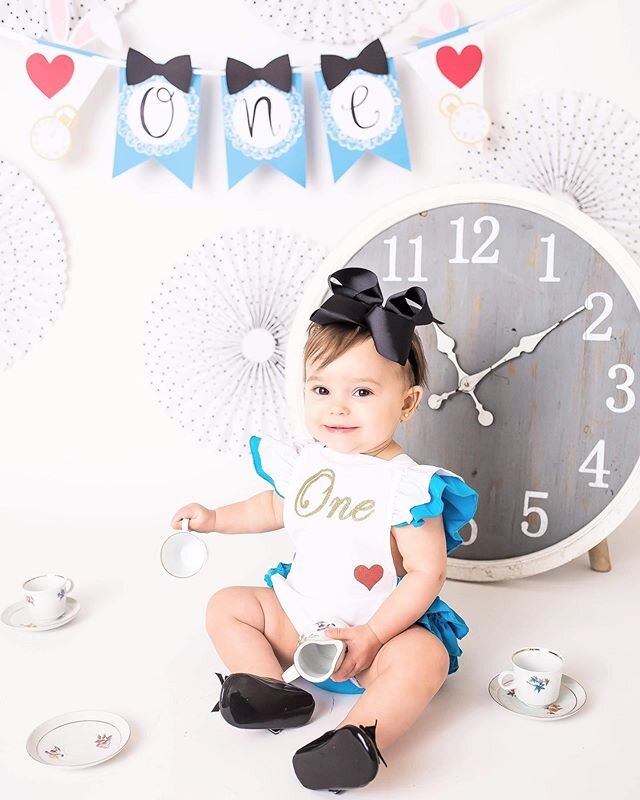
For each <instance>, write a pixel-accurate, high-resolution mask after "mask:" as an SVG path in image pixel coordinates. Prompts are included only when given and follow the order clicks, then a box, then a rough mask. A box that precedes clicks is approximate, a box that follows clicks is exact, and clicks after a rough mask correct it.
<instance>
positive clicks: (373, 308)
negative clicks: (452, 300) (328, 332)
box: [309, 267, 444, 366]
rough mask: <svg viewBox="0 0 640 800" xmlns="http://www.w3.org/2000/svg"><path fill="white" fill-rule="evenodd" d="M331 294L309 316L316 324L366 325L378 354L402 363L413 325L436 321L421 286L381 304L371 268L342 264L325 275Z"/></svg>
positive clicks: (405, 356) (396, 295)
mask: <svg viewBox="0 0 640 800" xmlns="http://www.w3.org/2000/svg"><path fill="white" fill-rule="evenodd" d="M329 288H330V289H331V290H332V292H333V294H332V296H331V297H329V299H328V300H325V302H324V303H323V304H322V305H321V306H320V308H318V309H316V311H314V312H313V314H312V315H311V317H310V318H309V319H310V320H311V322H315V323H317V324H318V325H330V324H331V323H333V322H346V323H351V324H353V325H358V326H360V327H363V328H368V329H369V330H370V331H371V336H372V338H373V343H374V345H375V347H376V350H377V351H378V352H379V353H380V355H381V356H384V357H385V358H388V359H389V360H390V361H396V362H397V363H398V364H402V365H403V366H404V365H405V364H406V363H407V358H408V357H409V352H410V351H411V339H412V337H413V332H414V329H415V327H416V325H429V324H430V323H431V322H439V323H440V325H444V322H441V321H440V320H439V319H436V318H435V317H434V316H433V314H432V313H431V310H430V308H429V304H428V303H427V295H426V293H425V291H424V289H423V288H422V287H421V286H411V287H410V288H409V289H407V290H406V291H404V292H398V293H397V294H392V295H391V296H390V297H388V298H387V302H386V303H385V304H384V305H382V292H381V291H380V286H379V284H378V278H377V276H376V274H375V273H374V272H371V270H369V269H363V268H362V267H345V268H344V269H339V270H338V271H337V272H334V273H333V274H332V275H329Z"/></svg>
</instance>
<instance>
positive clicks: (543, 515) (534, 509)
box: [520, 491, 549, 539]
mask: <svg viewBox="0 0 640 800" xmlns="http://www.w3.org/2000/svg"><path fill="white" fill-rule="evenodd" d="M547 497H549V492H530V491H525V493H524V507H523V509H522V516H523V517H526V516H528V515H529V514H532V513H536V514H537V515H538V516H539V517H540V527H539V528H538V530H537V531H531V530H530V529H529V523H528V522H527V520H525V521H524V522H521V523H520V529H521V530H522V532H523V533H524V535H525V536H530V537H531V538H532V539H537V538H538V537H539V536H544V534H545V533H546V532H547V528H548V527H549V517H547V512H546V511H545V510H544V508H540V506H530V505H529V500H531V499H534V498H540V499H542V500H544V499H546V498H547Z"/></svg>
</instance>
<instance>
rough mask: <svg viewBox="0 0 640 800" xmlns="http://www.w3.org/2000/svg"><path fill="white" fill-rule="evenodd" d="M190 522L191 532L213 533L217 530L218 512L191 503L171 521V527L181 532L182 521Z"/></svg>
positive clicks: (180, 510)
mask: <svg viewBox="0 0 640 800" xmlns="http://www.w3.org/2000/svg"><path fill="white" fill-rule="evenodd" d="M183 519H188V520H189V530H190V531H197V532H198V533H211V531H215V529H216V512H215V510H214V509H210V508H205V507H204V506H201V505H200V503H189V505H188V506H183V507H182V508H181V509H179V510H178V511H176V513H175V514H174V515H173V519H172V520H171V527H172V528H175V529H176V530H180V528H181V527H182V520H183Z"/></svg>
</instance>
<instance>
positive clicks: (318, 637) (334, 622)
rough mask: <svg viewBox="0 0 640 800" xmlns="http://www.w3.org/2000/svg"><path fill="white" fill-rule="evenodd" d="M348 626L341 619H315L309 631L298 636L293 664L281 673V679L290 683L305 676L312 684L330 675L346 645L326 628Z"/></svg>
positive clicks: (339, 660) (334, 669)
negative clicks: (332, 636) (332, 637)
mask: <svg viewBox="0 0 640 800" xmlns="http://www.w3.org/2000/svg"><path fill="white" fill-rule="evenodd" d="M347 627H348V625H347V623H346V622H343V621H342V620H341V619H331V620H329V621H319V622H316V623H315V624H314V627H313V630H312V631H310V632H309V633H307V634H304V635H302V636H300V639H299V640H298V647H297V648H296V652H295V653H294V654H293V664H292V666H290V667H289V669H287V670H285V671H284V672H283V673H282V680H283V681H285V683H289V682H290V681H294V680H295V679H296V678H304V679H305V680H307V681H311V683H322V681H326V680H327V678H330V677H331V676H332V675H333V673H334V672H335V671H336V669H338V667H339V666H340V664H341V663H342V659H343V658H344V655H345V651H346V647H345V643H344V642H343V641H341V640H340V639H330V638H329V637H328V636H326V634H325V630H326V629H327V628H347Z"/></svg>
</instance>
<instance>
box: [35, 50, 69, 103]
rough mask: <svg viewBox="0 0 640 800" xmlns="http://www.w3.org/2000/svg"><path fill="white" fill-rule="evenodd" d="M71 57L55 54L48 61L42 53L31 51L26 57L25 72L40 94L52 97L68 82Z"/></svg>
mask: <svg viewBox="0 0 640 800" xmlns="http://www.w3.org/2000/svg"><path fill="white" fill-rule="evenodd" d="M73 70H74V64H73V59H72V58H69V56H56V57H55V58H54V59H53V61H51V62H49V61H47V59H46V58H45V57H44V56H43V55H42V53H33V54H32V55H30V56H29V58H28V59H27V74H28V75H29V77H30V78H31V80H32V81H33V83H34V84H35V85H36V86H37V87H38V89H40V91H41V92H42V94H45V95H46V96H47V97H53V95H54V94H58V92H59V91H60V90H61V89H64V87H65V86H66V85H67V84H68V83H69V81H70V80H71V76H72V75H73Z"/></svg>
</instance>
